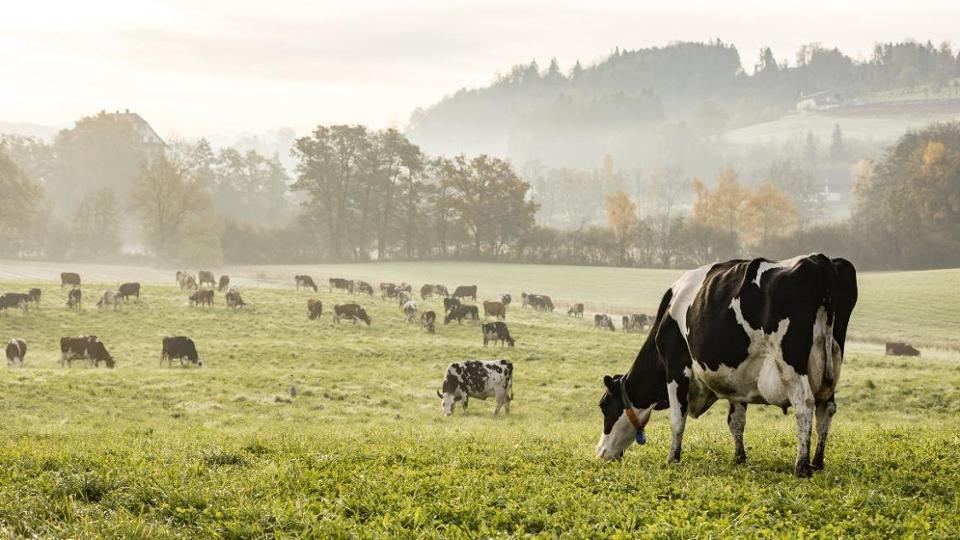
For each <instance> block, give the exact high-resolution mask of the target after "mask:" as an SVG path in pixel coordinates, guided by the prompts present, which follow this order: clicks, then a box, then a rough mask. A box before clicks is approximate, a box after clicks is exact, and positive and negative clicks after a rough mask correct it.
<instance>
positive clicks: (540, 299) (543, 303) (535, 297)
mask: <svg viewBox="0 0 960 540" xmlns="http://www.w3.org/2000/svg"><path fill="white" fill-rule="evenodd" d="M520 298H521V304H520V307H527V306H530V307H532V308H533V309H535V310H537V311H553V309H554V308H553V300H551V299H550V297H549V296H546V295H543V294H527V293H520Z"/></svg>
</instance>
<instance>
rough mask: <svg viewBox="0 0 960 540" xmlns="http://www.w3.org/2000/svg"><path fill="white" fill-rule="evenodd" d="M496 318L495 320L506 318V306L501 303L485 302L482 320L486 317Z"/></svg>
mask: <svg viewBox="0 0 960 540" xmlns="http://www.w3.org/2000/svg"><path fill="white" fill-rule="evenodd" d="M491 316H492V317H496V318H497V319H504V320H506V318H507V306H506V305H505V304H504V303H503V302H486V301H484V303H483V318H484V319H486V318H487V317H491Z"/></svg>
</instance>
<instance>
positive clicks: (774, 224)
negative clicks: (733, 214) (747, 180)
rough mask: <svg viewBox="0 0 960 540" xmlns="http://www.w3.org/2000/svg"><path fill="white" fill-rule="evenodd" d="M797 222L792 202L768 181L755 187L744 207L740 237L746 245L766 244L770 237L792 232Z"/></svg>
mask: <svg viewBox="0 0 960 540" xmlns="http://www.w3.org/2000/svg"><path fill="white" fill-rule="evenodd" d="M797 221H798V217H797V210H796V208H795V207H794V205H793V200H792V199H791V198H790V196H789V195H787V194H786V193H783V192H781V191H780V190H778V189H777V186H776V185H774V183H773V182H770V181H769V180H768V181H766V182H762V183H761V184H760V185H759V186H757V189H756V191H755V192H754V193H753V194H752V195H751V196H750V198H749V199H748V200H747V203H746V205H745V207H744V220H743V223H744V228H743V230H742V232H743V234H742V237H743V239H744V241H745V242H746V243H748V244H752V245H756V244H758V243H759V244H766V243H767V240H768V239H769V238H770V237H771V236H783V235H785V234H787V233H789V232H791V231H792V229H793V228H794V227H795V226H796V224H797Z"/></svg>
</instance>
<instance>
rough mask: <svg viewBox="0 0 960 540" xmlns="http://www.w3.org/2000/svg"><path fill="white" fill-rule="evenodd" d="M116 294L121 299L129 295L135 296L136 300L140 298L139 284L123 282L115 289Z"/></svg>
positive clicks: (125, 298)
mask: <svg viewBox="0 0 960 540" xmlns="http://www.w3.org/2000/svg"><path fill="white" fill-rule="evenodd" d="M117 296H118V297H120V298H122V299H123V300H127V299H128V298H130V297H131V296H136V297H137V300H139V299H140V284H139V283H136V282H134V283H124V284H123V285H120V288H119V289H117Z"/></svg>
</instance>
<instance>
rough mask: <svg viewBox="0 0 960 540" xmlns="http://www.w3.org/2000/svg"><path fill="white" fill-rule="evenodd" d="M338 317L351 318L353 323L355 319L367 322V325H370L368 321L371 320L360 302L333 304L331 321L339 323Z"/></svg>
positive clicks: (355, 321)
mask: <svg viewBox="0 0 960 540" xmlns="http://www.w3.org/2000/svg"><path fill="white" fill-rule="evenodd" d="M340 319H352V320H353V324H357V321H363V322H365V323H367V326H370V323H371V322H373V320H372V319H370V316H369V315H367V310H365V309H363V306H361V305H360V304H343V305H337V306H333V322H335V323H337V324H340Z"/></svg>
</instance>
